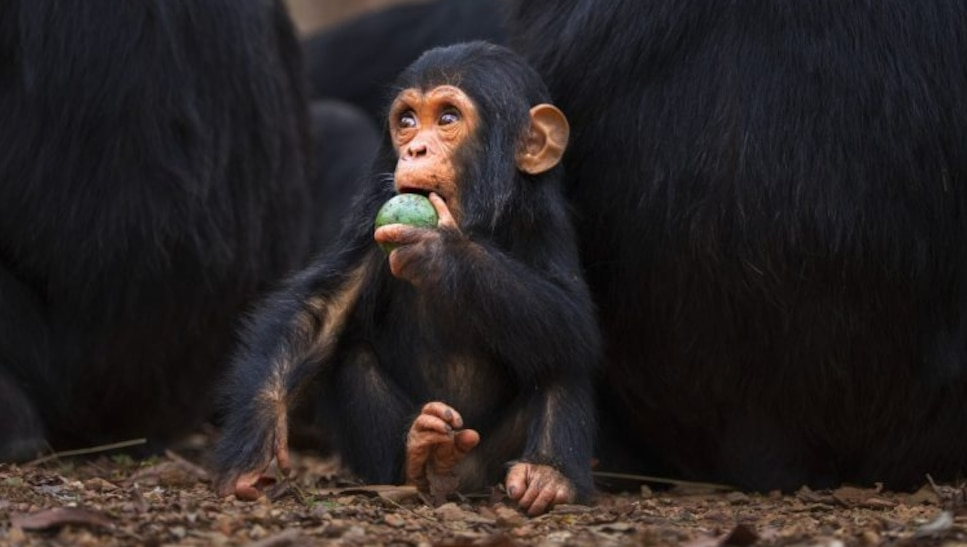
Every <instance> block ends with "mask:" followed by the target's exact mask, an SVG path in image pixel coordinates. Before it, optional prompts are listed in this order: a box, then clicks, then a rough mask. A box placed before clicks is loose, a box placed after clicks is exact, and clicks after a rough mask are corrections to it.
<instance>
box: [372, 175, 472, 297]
mask: <svg viewBox="0 0 967 547" xmlns="http://www.w3.org/2000/svg"><path fill="white" fill-rule="evenodd" d="M429 198H430V202H431V203H432V204H433V208H434V209H436V212H437V218H438V220H437V225H436V228H417V227H413V226H408V225H406V224H387V225H385V226H381V227H379V228H377V229H376V231H375V232H374V234H373V238H374V239H375V240H376V242H377V243H380V244H387V243H389V244H393V245H395V246H396V248H394V249H393V251H392V252H390V255H389V267H390V271H391V272H392V273H393V275H394V276H396V277H398V278H400V279H404V280H406V281H409V282H410V283H411V284H413V286H415V287H420V286H421V285H425V284H426V283H427V282H430V283H432V282H434V281H436V280H438V279H439V275H440V271H441V268H442V267H443V265H444V263H445V261H444V260H442V259H443V254H442V250H443V243H442V239H443V237H442V234H441V230H445V231H449V232H450V233H451V234H456V235H459V234H461V232H460V228H459V226H457V222H456V220H454V218H453V215H452V214H451V213H450V209H449V208H448V207H447V204H446V202H445V201H443V198H441V197H440V196H439V195H437V194H436V193H430V196H429Z"/></svg>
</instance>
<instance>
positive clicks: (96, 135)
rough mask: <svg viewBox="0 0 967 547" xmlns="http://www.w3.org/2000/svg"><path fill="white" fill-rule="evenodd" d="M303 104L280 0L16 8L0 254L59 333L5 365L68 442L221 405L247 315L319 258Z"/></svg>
mask: <svg viewBox="0 0 967 547" xmlns="http://www.w3.org/2000/svg"><path fill="white" fill-rule="evenodd" d="M305 109H306V105H305V98H304V90H303V83H302V68H301V60H300V53H299V50H298V44H297V42H296V40H295V36H294V34H293V32H292V29H291V26H290V23H289V21H288V18H287V15H286V13H285V12H284V9H283V8H282V7H281V5H280V4H277V3H274V2H266V1H262V0H249V1H239V0H165V1H161V0H156V1H144V2H140V1H139V2H109V1H104V0H94V1H90V2H87V1H85V2H68V3H64V2H55V1H53V0H29V1H27V0H6V1H4V2H3V3H2V6H0V267H2V268H4V269H5V270H7V271H8V272H10V273H11V274H12V275H13V276H14V277H15V278H16V279H17V280H19V282H20V283H22V285H23V286H22V287H21V288H20V290H23V291H28V292H31V293H33V295H34V296H35V297H36V298H37V300H38V301H39V302H40V305H41V306H42V308H43V309H42V311H41V313H42V315H43V316H44V317H45V320H46V328H47V331H46V332H35V333H33V334H32V337H31V338H29V339H22V340H4V341H3V342H0V351H3V350H4V348H5V347H7V346H23V345H32V346H36V347H43V348H44V352H46V354H43V353H44V352H41V353H42V354H43V355H42V356H41V357H39V358H38V359H36V360H35V361H34V362H28V361H24V360H12V361H6V362H4V364H3V367H5V368H7V369H8V370H9V371H10V372H11V373H12V375H13V376H14V377H15V378H17V379H18V381H19V382H20V383H21V384H23V385H25V386H27V387H28V389H29V393H30V395H31V396H32V397H34V398H35V400H40V401H42V405H43V412H42V414H43V415H44V418H45V421H46V422H47V424H48V428H49V430H50V439H51V440H52V441H53V442H54V443H55V445H57V446H63V445H65V444H77V443H81V442H85V443H87V442H94V441H100V440H108V439H111V440H116V439H118V438H125V437H128V436H148V437H152V438H154V437H156V436H157V437H158V438H167V437H169V436H170V435H172V434H175V433H178V432H181V431H183V430H184V429H185V428H186V427H190V426H191V425H193V424H194V423H196V422H197V420H198V419H199V418H200V416H201V415H202V413H203V412H204V411H205V410H206V409H207V407H208V406H209V404H210V401H209V399H208V398H207V396H206V394H207V393H208V391H209V389H210V387H211V383H212V379H213V374H214V373H215V372H216V371H217V370H218V368H219V367H220V366H221V365H222V360H223V356H224V352H225V350H226V348H227V347H228V345H229V344H230V343H231V342H232V329H233V327H234V326H235V315H236V313H237V312H238V311H240V310H241V309H242V308H243V307H244V306H245V305H246V303H247V302H248V301H249V299H250V298H251V297H252V296H253V295H254V294H255V292H256V291H257V290H258V289H259V288H260V287H263V286H265V285H266V284H267V283H269V282H271V281H272V280H274V279H276V278H277V277H278V276H280V275H281V274H282V273H284V272H286V271H288V270H289V269H291V268H292V267H294V266H297V265H299V264H301V262H302V259H303V257H304V256H305V255H306V253H307V243H308V242H307V234H308V231H307V229H306V226H307V220H308V219H307V216H308V208H309V205H310V204H309V202H308V199H307V196H308V193H307V188H306V182H305V178H304V177H305V172H304V171H305V168H304V166H305V164H304V161H305V153H306V146H307V145H308V143H307V140H306V135H307V133H306V125H305V119H306V111H305ZM3 298H5V295H3V294H0V305H2V302H3V300H2V299H3Z"/></svg>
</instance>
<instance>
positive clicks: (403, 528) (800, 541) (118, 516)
mask: <svg viewBox="0 0 967 547" xmlns="http://www.w3.org/2000/svg"><path fill="white" fill-rule="evenodd" d="M205 438H206V436H205V435H199V436H198V438H197V439H196V440H195V441H193V443H189V444H186V445H184V446H181V447H179V448H177V449H173V450H171V451H169V452H167V453H166V454H165V455H163V456H160V457H155V458H152V459H149V460H144V461H135V460H133V459H131V458H130V457H128V456H118V455H114V456H107V455H97V454H94V455H90V454H89V455H85V456H83V457H78V456H67V455H61V456H60V457H57V458H50V459H46V460H42V461H36V462H31V463H27V464H20V465H14V464H0V545H4V546H6V545H11V546H34V545H71V546H92V545H97V546H102V545H103V546H115V545H117V546H121V545H125V546H126V545H144V546H159V547H160V546H168V545H183V546H202V545H206V546H207V545H213V546H249V547H281V546H286V545H293V546H296V545H299V546H301V545H309V546H312V545H326V546H343V545H346V546H349V545H352V546H356V545H372V546H380V545H394V546H427V547H457V546H471V545H479V546H486V547H515V546H540V547H560V546H575V547H583V546H592V545H603V546H624V545H640V546H650V545H682V546H686V547H719V546H725V545H736V546H750V545H757V546H758V545H761V546H773V545H775V546H793V545H795V546H802V547H813V546H816V547H840V546H843V547H845V546H849V545H861V546H874V545H898V546H918V547H919V546H933V545H936V546H943V547H954V546H957V545H965V546H967V489H965V487H964V486H963V485H952V484H939V485H938V484H933V483H932V482H927V483H926V484H925V486H924V488H922V489H921V490H919V491H918V492H915V493H893V492H886V491H882V490H881V489H879V488H857V487H842V488H839V489H837V490H830V491H812V490H809V489H806V488H803V489H801V490H800V491H798V492H795V493H792V494H786V495H781V494H779V493H772V494H753V493H743V492H737V491H732V490H728V489H723V488H720V487H716V486H714V485H700V484H685V483H682V484H677V485H673V486H669V485H670V483H668V482H665V481H661V480H656V479H654V478H652V479H650V480H648V481H643V482H646V485H645V486H642V488H641V491H640V492H638V491H636V492H634V493H625V494H599V495H598V496H596V498H595V499H594V500H593V503H592V504H590V505H588V506H582V505H569V506H563V507H558V508H556V509H554V510H553V511H552V512H550V513H548V514H546V515H543V516H540V517H536V518H529V517H527V516H525V515H523V514H521V513H520V512H518V511H517V510H516V509H514V508H513V506H512V505H510V504H508V503H506V499H505V498H504V497H503V495H502V493H501V491H500V490H499V488H495V489H494V490H493V491H492V492H489V493H481V494H478V495H475V496H468V497H466V498H462V499H458V500H454V501H453V502H450V503H446V504H444V505H441V506H438V507H433V506H431V505H429V504H428V503H427V500H426V499H424V498H423V497H421V496H420V495H419V494H418V493H417V492H416V491H415V490H413V489H412V488H409V487H400V486H362V485H359V484H356V483H354V482H353V481H352V479H351V477H350V476H349V475H348V474H347V473H345V472H344V471H343V470H342V469H341V467H340V465H339V462H338V459H336V458H324V457H319V456H312V455H308V454H302V455H296V458H295V468H294V472H293V474H292V475H291V477H290V478H289V479H288V480H287V481H284V482H280V483H278V484H276V485H274V486H272V487H271V488H270V489H269V498H267V499H264V500H262V501H259V502H239V501H236V500H235V499H234V498H233V497H228V498H219V497H217V496H216V495H215V494H214V493H213V492H212V490H211V487H210V483H209V477H208V474H207V472H206V471H205V468H204V464H203V457H202V456H201V455H202V454H204V452H205V449H204V445H205V443H206V442H207V441H206V440H205ZM642 479H644V478H642Z"/></svg>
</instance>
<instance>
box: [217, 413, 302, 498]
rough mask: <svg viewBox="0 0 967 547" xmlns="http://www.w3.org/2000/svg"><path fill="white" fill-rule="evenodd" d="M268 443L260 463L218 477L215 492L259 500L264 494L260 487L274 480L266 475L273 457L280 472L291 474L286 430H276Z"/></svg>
mask: <svg viewBox="0 0 967 547" xmlns="http://www.w3.org/2000/svg"><path fill="white" fill-rule="evenodd" d="M276 429H279V428H276ZM266 444H267V445H268V446H265V448H264V450H263V455H262V457H261V459H260V460H259V463H258V464H256V465H252V466H249V467H250V468H249V469H248V470H238V469H230V470H229V471H227V472H224V473H223V474H222V475H221V476H219V477H217V478H216V480H215V492H217V493H218V495H219V496H229V495H232V494H235V497H236V498H238V499H240V500H246V501H254V500H257V499H258V498H259V497H261V496H262V490H261V488H260V487H262V486H264V485H266V484H269V483H271V482H272V480H271V479H270V478H268V477H266V475H265V472H266V471H267V470H268V469H269V466H270V465H271V464H272V458H273V457H274V458H275V462H276V467H277V468H278V470H279V472H280V473H281V474H282V475H283V476H285V475H288V474H289V471H290V465H289V447H288V439H287V436H286V432H285V430H282V432H281V434H280V433H279V432H278V431H276V432H275V435H274V438H273V439H271V440H270V441H269V443H266ZM260 449H261V446H260ZM240 461H241V459H240Z"/></svg>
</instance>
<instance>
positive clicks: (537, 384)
mask: <svg viewBox="0 0 967 547" xmlns="http://www.w3.org/2000/svg"><path fill="white" fill-rule="evenodd" d="M448 76H449V77H452V78H454V79H448ZM444 82H448V83H453V84H456V85H459V86H460V88H461V89H462V90H463V91H464V92H466V93H467V94H468V95H470V97H471V98H472V99H473V100H474V101H475V103H476V106H477V108H478V110H479V112H480V113H481V115H480V119H481V120H483V125H485V126H486V127H485V129H484V130H482V131H481V132H480V134H478V135H476V138H475V146H474V147H473V150H474V151H473V152H472V153H471V154H467V155H464V156H463V157H464V158H465V160H466V161H467V162H469V163H471V164H472V165H473V168H472V169H464V170H463V171H462V176H461V178H460V180H459V182H458V184H459V185H460V188H461V196H462V198H461V199H462V205H463V211H464V212H465V217H464V218H463V220H462V221H461V226H460V229H461V230H462V232H463V234H464V235H460V234H458V233H453V231H452V230H448V229H441V231H442V237H443V242H442V247H441V249H440V251H439V253H438V254H437V255H436V256H435V257H434V259H435V261H436V262H438V263H439V269H438V271H437V272H436V273H438V274H439V275H435V276H431V277H432V279H433V282H432V286H430V287H428V288H426V289H425V290H424V289H420V290H418V289H416V288H414V287H413V286H412V285H410V284H409V283H408V282H406V281H403V280H400V279H397V278H395V277H393V276H392V274H391V273H390V271H389V267H388V266H387V261H386V256H385V254H384V253H383V251H382V250H381V249H380V248H379V247H378V246H377V245H376V244H375V243H374V242H373V219H374V217H375V216H376V212H377V210H378V209H379V207H380V206H381V205H382V204H383V203H384V202H385V201H386V200H387V199H389V198H390V197H392V196H393V195H394V186H393V180H392V173H393V170H394V168H395V165H396V161H397V157H396V151H395V149H394V147H393V145H392V143H391V141H390V139H389V136H388V135H386V136H384V144H383V148H382V151H381V154H380V155H379V157H378V158H377V160H376V165H375V169H374V174H373V177H372V179H371V180H370V181H369V183H368V184H369V185H368V186H367V188H366V190H365V192H364V194H363V195H362V196H361V197H360V199H359V201H358V203H357V204H356V206H355V207H354V217H353V218H352V219H351V220H350V221H349V222H348V223H347V224H346V229H345V231H344V233H343V234H342V236H341V237H340V240H339V245H338V247H337V249H336V250H335V252H334V253H333V254H332V255H330V256H327V257H326V258H324V259H323V260H320V261H317V262H316V263H315V264H313V265H311V266H310V267H309V268H307V269H306V270H305V271H303V272H301V273H300V274H299V275H297V276H295V277H294V278H293V279H292V280H291V282H290V283H289V284H288V286H287V287H286V288H285V289H284V290H282V291H280V292H278V293H276V294H275V295H274V296H273V297H272V298H270V299H269V300H268V301H267V302H266V303H265V304H264V305H263V306H262V307H261V308H260V309H259V311H258V312H257V313H256V314H255V315H254V317H253V321H252V324H251V325H250V328H249V329H248V330H247V332H246V335H245V341H246V344H245V348H244V349H243V350H242V351H241V352H240V354H239V356H238V358H237V359H236V361H235V364H234V367H233V373H232V380H231V382H230V392H229V394H228V395H229V397H228V403H229V406H230V408H231V409H232V410H230V412H229V418H230V419H229V421H228V423H227V427H226V429H225V431H224V434H223V438H222V440H221V441H220V443H219V445H218V447H217V450H216V454H215V461H216V465H215V467H216V470H217V471H218V473H219V475H220V476H221V477H222V481H223V482H225V481H227V482H228V483H231V482H232V481H233V480H234V479H235V478H236V477H237V476H238V475H239V474H241V473H246V472H249V471H252V470H259V469H261V468H262V466H264V465H266V464H267V463H268V459H270V458H271V456H272V452H271V451H272V448H273V447H274V446H275V445H276V444H277V443H278V441H279V439H278V438H277V437H276V436H275V431H274V430H273V428H274V427H275V425H276V424H278V423H280V420H279V416H280V411H279V410H278V409H276V408H274V407H273V406H272V405H266V404H258V403H257V402H256V403H253V401H257V400H258V399H259V398H260V394H264V393H266V391H270V392H271V391H272V389H273V388H272V386H273V385H277V384H276V381H277V380H280V381H281V382H282V383H284V385H285V388H284V390H283V391H284V393H283V396H284V397H282V398H283V399H284V401H285V403H286V406H289V407H291V404H292V403H293V401H294V400H295V396H296V393H297V392H298V391H300V390H301V389H303V386H304V385H306V381H307V380H308V379H309V378H312V377H315V376H316V375H317V374H318V373H319V372H320V371H321V373H322V377H323V380H324V381H323V385H324V388H323V397H322V398H323V400H324V401H326V402H327V403H328V404H329V405H331V408H332V409H333V410H332V414H331V418H330V419H331V420H332V424H331V425H332V426H333V427H334V429H335V432H336V435H335V437H336V443H337V445H338V446H339V449H340V450H341V452H342V454H343V455H344V458H345V461H346V462H347V463H348V464H349V466H350V467H351V468H353V469H354V470H355V471H356V472H358V473H359V474H360V475H361V476H362V477H363V478H364V479H366V480H368V481H373V482H391V481H400V480H402V479H403V476H402V471H403V462H404V446H405V445H404V437H405V434H406V432H407V430H408V428H409V426H410V423H411V421H412V419H413V418H414V416H416V415H417V414H418V413H419V411H420V408H421V407H422V406H423V404H424V403H426V402H429V401H433V400H441V401H444V402H446V403H448V404H451V405H452V406H453V407H454V408H456V409H457V410H458V411H459V412H460V413H461V414H462V415H463V418H464V423H465V425H466V427H469V428H473V429H477V430H478V431H479V432H480V435H481V438H482V440H481V444H480V446H478V447H477V448H476V449H475V451H474V452H475V453H476V454H477V456H475V457H476V458H478V459H479V460H480V462H481V469H480V472H479V473H476V474H474V476H472V477H470V480H468V481H465V482H464V484H463V487H464V488H468V489H473V488H479V487H481V486H483V485H485V484H492V483H495V482H498V481H500V480H502V478H503V474H504V473H505V471H506V470H505V465H506V464H507V463H508V461H509V460H524V461H530V462H533V463H545V464H550V465H554V466H555V467H557V468H558V469H559V470H561V471H562V472H563V473H564V474H565V475H566V476H567V477H569V478H570V479H571V480H573V481H574V482H575V484H576V486H577V488H578V490H579V493H580V494H581V495H582V496H584V497H586V496H587V494H588V493H589V492H590V489H591V480H590V459H591V445H592V440H593V432H594V415H593V409H592V402H591V393H590V383H591V381H590V374H591V371H592V369H593V367H594V366H595V365H596V362H597V358H598V351H599V341H598V335H597V330H596V325H595V322H594V315H593V310H592V308H591V304H590V299H589V295H588V293H587V289H586V286H585V285H584V282H583V279H582V278H581V276H580V273H581V272H580V267H579V265H578V257H577V249H576V245H575V243H574V242H575V237H574V234H573V230H572V228H571V224H570V220H569V215H568V211H567V208H566V204H565V202H564V200H563V197H562V195H561V187H560V184H559V180H560V172H559V169H560V167H558V168H556V169H555V170H553V171H551V172H548V173H545V174H543V175H539V176H528V175H523V174H520V173H519V172H518V171H517V169H516V166H515V164H514V154H513V151H514V150H516V144H517V143H518V139H519V138H520V137H521V136H522V135H523V131H524V129H525V128H526V127H527V126H526V125H525V123H526V122H527V121H528V120H529V118H528V111H529V109H530V107H531V106H532V105H533V104H536V103H539V102H547V101H548V99H549V96H548V94H547V91H546V89H545V88H544V85H543V83H542V82H541V81H540V79H539V78H538V76H537V75H536V74H535V73H534V72H533V71H532V70H531V69H530V68H529V67H528V66H527V65H526V64H525V63H523V61H522V60H521V59H520V58H519V57H518V56H516V55H513V54H511V53H510V52H509V51H508V50H506V49H504V48H499V47H497V46H493V45H488V44H483V43H473V44H469V45H461V46H454V47H449V48H440V49H435V50H431V51H430V52H428V53H426V54H425V55H424V56H422V57H421V58H420V59H419V60H417V61H416V62H415V63H414V64H413V65H412V66H411V67H410V68H409V69H408V70H406V71H405V72H404V73H403V75H402V76H401V77H400V79H399V80H398V82H397V87H398V88H400V89H406V88H410V87H418V88H426V87H433V86H435V85H437V84H439V83H444ZM354 272H362V273H361V275H362V281H361V285H358V284H357V282H356V281H354V279H358V278H356V277H354ZM354 286H361V290H360V293H359V296H358V298H355V299H354V300H353V304H352V307H351V311H350V312H349V314H348V315H347V316H346V317H344V318H343V317H340V316H339V315H338V309H339V306H337V305H335V304H334V302H336V301H339V300H340V299H342V298H344V297H345V296H346V295H347V294H350V293H351V292H352V287H354ZM318 301H322V302H324V303H325V305H324V306H316V305H314V302H318ZM330 334H334V335H338V339H337V341H336V342H333V343H331V344H330V343H328V342H327V340H328V339H329V335H330ZM308 397H310V398H312V397H318V395H316V394H312V395H308ZM263 400H264V399H263ZM273 400H277V399H273ZM281 412H285V410H284V409H283V410H282V411H281ZM464 478H465V479H466V478H467V477H464Z"/></svg>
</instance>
